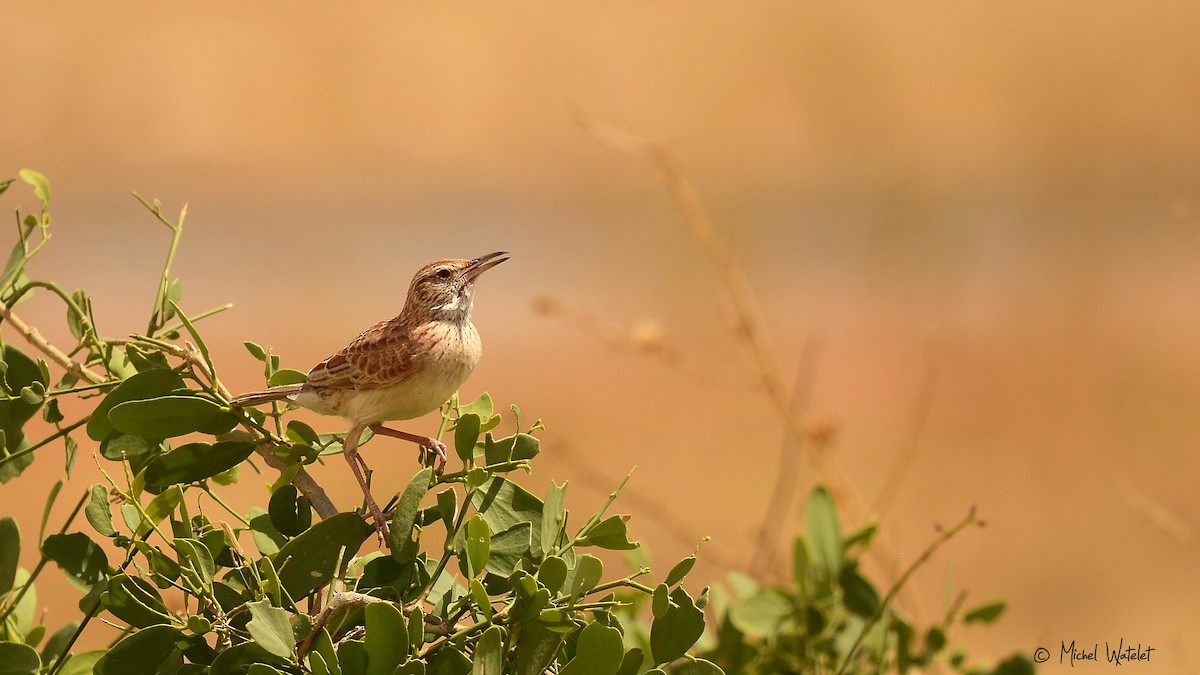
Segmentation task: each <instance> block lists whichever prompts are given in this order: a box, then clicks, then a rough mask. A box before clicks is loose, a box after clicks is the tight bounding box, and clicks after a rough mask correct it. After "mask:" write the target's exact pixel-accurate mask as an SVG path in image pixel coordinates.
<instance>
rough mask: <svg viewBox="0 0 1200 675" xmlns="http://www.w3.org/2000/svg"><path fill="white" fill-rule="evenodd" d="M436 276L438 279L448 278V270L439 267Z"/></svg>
mask: <svg viewBox="0 0 1200 675" xmlns="http://www.w3.org/2000/svg"><path fill="white" fill-rule="evenodd" d="M437 276H438V278H439V279H449V278H450V270H447V269H440V270H438V271H437Z"/></svg>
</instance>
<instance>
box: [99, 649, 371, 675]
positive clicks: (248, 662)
mask: <svg viewBox="0 0 1200 675" xmlns="http://www.w3.org/2000/svg"><path fill="white" fill-rule="evenodd" d="M360 644H361V643H360ZM259 663H262V664H270V665H274V666H280V667H285V668H286V667H287V666H288V662H287V661H286V660H285V659H283V658H281V657H279V656H276V655H275V654H272V653H271V652H269V651H267V650H265V649H263V648H262V647H260V646H258V644H257V643H255V642H243V643H242V644H240V645H234V646H233V647H230V648H229V649H226V650H225V651H223V652H221V653H220V654H218V655H217V658H215V659H213V662H212V666H211V670H210V671H208V672H209V673H210V674H211V675H245V674H246V673H247V671H248V670H249V669H250V667H251V666H253V665H255V664H259ZM289 672H290V669H289ZM114 675H115V674H114Z"/></svg>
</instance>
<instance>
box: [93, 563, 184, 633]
mask: <svg viewBox="0 0 1200 675" xmlns="http://www.w3.org/2000/svg"><path fill="white" fill-rule="evenodd" d="M100 604H101V606H103V607H104V608H105V609H107V610H108V611H109V612H111V613H112V615H113V616H115V617H117V618H118V619H120V620H122V621H124V622H126V623H128V624H129V625H130V626H133V627H134V628H145V627H147V626H155V625H159V624H170V623H172V617H171V613H170V610H168V609H167V606H166V604H164V603H163V599H162V596H161V595H159V593H158V591H157V590H156V589H155V588H154V586H153V585H151V584H150V582H148V581H146V580H145V579H141V578H138V577H131V576H129V575H128V574H118V575H116V576H113V577H110V578H109V579H108V583H107V584H106V590H105V591H104V592H103V593H101V594H100Z"/></svg>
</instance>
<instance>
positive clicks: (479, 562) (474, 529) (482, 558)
mask: <svg viewBox="0 0 1200 675" xmlns="http://www.w3.org/2000/svg"><path fill="white" fill-rule="evenodd" d="M491 543H492V533H491V530H489V529H488V524H487V520H485V519H484V517H483V516H481V515H479V514H478V513H476V514H475V515H473V516H471V519H470V520H468V521H467V565H468V567H469V569H470V574H468V576H475V575H476V574H478V573H479V572H480V571H481V570H483V568H484V566H485V565H487V561H488V552H489V549H490V547H491Z"/></svg>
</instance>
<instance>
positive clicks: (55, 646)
mask: <svg viewBox="0 0 1200 675" xmlns="http://www.w3.org/2000/svg"><path fill="white" fill-rule="evenodd" d="M78 628H79V624H77V623H75V622H74V621H72V622H70V623H67V624H64V625H63V626H62V628H59V629H58V630H56V631H54V634H53V635H51V636H50V639H49V640H46V646H45V647H42V663H54V662H55V661H56V660H58V657H59V656H60V655H61V654H62V653H63V650H65V649H66V648H67V647H68V645H69V643H70V641H71V636H72V635H74V633H75V630H76V629H78Z"/></svg>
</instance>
